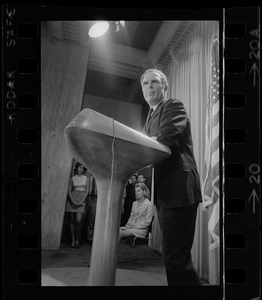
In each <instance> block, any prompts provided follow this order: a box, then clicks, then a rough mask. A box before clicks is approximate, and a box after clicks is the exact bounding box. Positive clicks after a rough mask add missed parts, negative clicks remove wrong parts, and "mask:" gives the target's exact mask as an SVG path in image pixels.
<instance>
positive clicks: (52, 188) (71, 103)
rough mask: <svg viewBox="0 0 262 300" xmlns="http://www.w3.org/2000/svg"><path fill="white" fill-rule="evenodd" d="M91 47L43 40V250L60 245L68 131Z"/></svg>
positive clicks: (68, 163)
mask: <svg viewBox="0 0 262 300" xmlns="http://www.w3.org/2000/svg"><path fill="white" fill-rule="evenodd" d="M88 53H89V51H88V48H87V47H83V46H80V45H76V44H74V43H72V42H71V43H70V42H67V41H59V40H55V39H53V40H51V41H50V40H48V39H46V38H42V40H41V114H42V117H41V122H42V132H41V134H42V206H41V209H42V211H41V214H42V249H45V250H57V249H59V246H60V240H61V233H62V227H63V219H64V211H65V205H66V200H67V191H68V183H69V178H70V171H71V166H72V157H71V155H70V154H69V152H68V150H67V149H66V146H65V138H64V128H65V127H66V125H67V124H68V123H69V122H70V121H71V120H72V119H73V118H74V117H75V115H76V114H77V113H78V112H79V111H80V110H81V105H82V100H83V92H84V85H85V79H86V72H87V65H88Z"/></svg>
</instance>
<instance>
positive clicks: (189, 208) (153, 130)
mask: <svg viewBox="0 0 262 300" xmlns="http://www.w3.org/2000/svg"><path fill="white" fill-rule="evenodd" d="M141 85H142V91H143V95H144V98H145V100H146V102H147V103H148V105H149V107H150V111H149V114H148V117H147V120H146V123H145V126H144V132H145V133H146V134H147V135H148V136H150V137H152V138H153V139H156V140H157V141H159V142H160V143H163V144H165V145H167V146H168V147H169V148H170V150H171V156H170V157H169V158H167V159H165V160H163V161H161V162H159V163H157V164H155V166H154V168H155V172H154V173H155V194H156V200H157V203H158V205H159V207H160V214H161V218H160V220H161V223H162V224H160V227H161V228H162V235H163V258H164V263H165V267H166V274H167V281H168V285H201V283H200V280H199V278H198V275H197V273H196V271H195V269H194V267H193V263H192V258H191V248H192V244H193V239H194V232H195V221H196V215H197V208H198V204H199V202H201V201H202V196H201V188H200V179H199V174H198V171H197V166H196V162H195V158H194V154H193V144H192V137H191V129H190V122H189V119H188V116H187V112H186V110H185V107H184V105H183V103H182V102H181V101H179V100H177V99H172V98H169V99H168V98H167V91H168V82H167V78H166V76H165V75H164V74H163V73H162V72H161V71H159V70H157V69H149V70H147V71H146V72H145V73H144V74H143V75H142V76H141Z"/></svg>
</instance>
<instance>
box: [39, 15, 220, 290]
mask: <svg viewBox="0 0 262 300" xmlns="http://www.w3.org/2000/svg"><path fill="white" fill-rule="evenodd" d="M220 34H221V32H220V31H219V21H217V20H190V19H188V20H164V19H163V20H152V21H151V20H141V21H137V20H132V21H130V20H109V21H108V20H72V21H71V20H62V21H61V20H58V21H43V22H41V131H42V132H41V137H42V141H41V143H42V144H41V145H42V174H41V175H42V204H41V217H42V222H41V228H42V229H41V247H42V248H41V253H42V258H41V276H42V277H41V284H42V286H214V285H220V283H221V282H220V281H221V270H220V264H221V261H220V260H221V250H220V230H221V228H220V227H221V220H220V216H221V212H220V206H221V205H220V199H221V196H222V195H221V194H222V191H221V188H220V183H221V174H220V168H221V164H222V161H221V153H220V151H221V150H220V96H221V95H220V82H221V80H220V60H221V55H220V41H221V39H220Z"/></svg>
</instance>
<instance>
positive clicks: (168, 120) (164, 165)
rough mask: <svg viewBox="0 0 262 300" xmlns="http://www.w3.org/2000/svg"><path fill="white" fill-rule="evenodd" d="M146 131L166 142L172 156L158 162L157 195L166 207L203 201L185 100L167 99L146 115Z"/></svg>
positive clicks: (156, 174) (156, 173)
mask: <svg viewBox="0 0 262 300" xmlns="http://www.w3.org/2000/svg"><path fill="white" fill-rule="evenodd" d="M144 132H145V134H147V135H148V136H150V137H151V136H156V137H157V141H159V142H160V143H163V144H165V145H167V146H168V147H169V148H170V150H171V156H170V157H168V158H167V159H165V160H163V161H161V162H159V163H156V164H155V166H154V167H155V172H154V174H155V178H154V179H155V195H156V199H157V202H158V204H159V205H160V207H163V208H174V207H184V206H188V205H192V204H194V203H199V202H201V201H202V195H201V187H200V179H199V174H198V171H197V166H196V162H195V158H194V153H193V143H192V137H191V129H190V121H189V119H188V115H187V112H186V110H185V107H184V105H183V103H182V102H181V101H179V100H177V99H172V98H170V99H164V100H163V101H162V102H161V103H160V104H159V105H158V106H157V108H156V110H155V111H154V112H153V114H152V116H151V118H149V117H148V118H147V121H146V123H145V126H144Z"/></svg>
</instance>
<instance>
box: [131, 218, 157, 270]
mask: <svg viewBox="0 0 262 300" xmlns="http://www.w3.org/2000/svg"><path fill="white" fill-rule="evenodd" d="M153 222H154V216H153V217H152V220H151V223H150V225H149V226H148V230H147V234H146V236H145V237H144V238H142V237H137V236H131V237H129V239H130V248H131V255H130V259H129V267H128V268H129V269H130V267H131V264H132V262H133V260H134V249H135V246H136V241H139V240H141V241H148V242H149V240H152V235H151V232H152V225H153ZM149 248H150V263H151V266H152V250H153V249H152V247H149Z"/></svg>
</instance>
